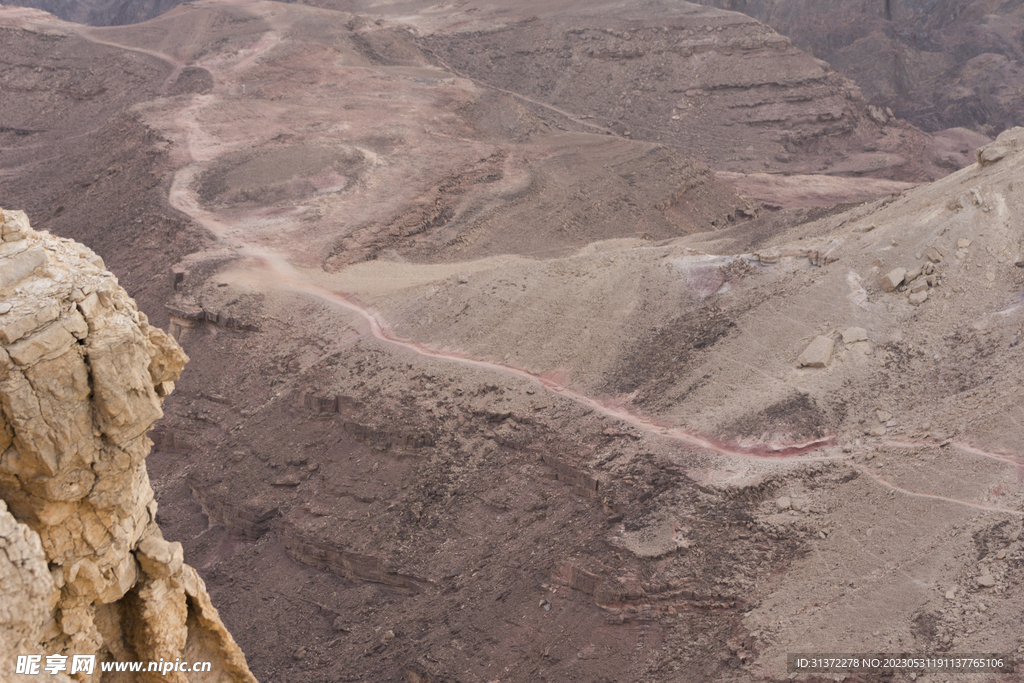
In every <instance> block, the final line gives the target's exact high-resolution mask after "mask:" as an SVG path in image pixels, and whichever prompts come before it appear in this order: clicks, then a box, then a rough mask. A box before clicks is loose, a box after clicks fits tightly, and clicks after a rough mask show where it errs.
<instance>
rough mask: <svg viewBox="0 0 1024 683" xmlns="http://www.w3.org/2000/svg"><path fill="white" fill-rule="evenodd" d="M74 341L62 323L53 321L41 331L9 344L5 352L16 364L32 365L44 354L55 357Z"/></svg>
mask: <svg viewBox="0 0 1024 683" xmlns="http://www.w3.org/2000/svg"><path fill="white" fill-rule="evenodd" d="M75 341H76V340H75V338H74V337H73V336H71V333H69V332H68V331H67V330H66V329H65V328H64V326H63V325H61V324H60V323H53V324H52V325H50V326H49V327H47V328H46V329H44V330H43V331H42V332H39V333H37V334H34V335H32V336H31V337H28V338H27V339H22V340H21V341H19V342H17V343H15V344H11V346H9V347H8V349H7V352H8V353H9V354H10V355H11V359H12V360H13V361H14V362H15V363H17V364H18V365H32V364H33V363H36V362H37V361H39V360H40V359H42V358H43V357H45V356H50V357H56V356H59V355H61V354H63V353H64V352H65V351H67V350H68V349H69V348H71V345H72V344H74V343H75Z"/></svg>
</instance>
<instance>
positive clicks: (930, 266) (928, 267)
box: [921, 261, 935, 275]
mask: <svg viewBox="0 0 1024 683" xmlns="http://www.w3.org/2000/svg"><path fill="white" fill-rule="evenodd" d="M921 272H922V273H924V274H925V275H931V274H932V273H934V272H935V264H934V263H932V262H931V261H929V262H928V263H926V264H924V265H923V266H922V267H921Z"/></svg>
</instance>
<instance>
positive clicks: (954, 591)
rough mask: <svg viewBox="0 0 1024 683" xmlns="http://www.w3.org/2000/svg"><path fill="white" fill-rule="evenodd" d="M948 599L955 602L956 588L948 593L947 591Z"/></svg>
mask: <svg viewBox="0 0 1024 683" xmlns="http://www.w3.org/2000/svg"><path fill="white" fill-rule="evenodd" d="M946 599H947V600H955V599H956V588H950V589H949V590H948V591H946Z"/></svg>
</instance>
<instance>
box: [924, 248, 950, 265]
mask: <svg viewBox="0 0 1024 683" xmlns="http://www.w3.org/2000/svg"><path fill="white" fill-rule="evenodd" d="M924 255H925V257H926V258H927V259H928V260H929V261H931V262H932V263H942V259H944V258H946V250H945V249H943V248H942V247H936V246H932V247H928V248H927V249H926V250H925V252H924Z"/></svg>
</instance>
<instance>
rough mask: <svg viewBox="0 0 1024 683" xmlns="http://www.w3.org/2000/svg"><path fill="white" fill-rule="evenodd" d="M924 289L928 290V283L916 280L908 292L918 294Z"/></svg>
mask: <svg viewBox="0 0 1024 683" xmlns="http://www.w3.org/2000/svg"><path fill="white" fill-rule="evenodd" d="M926 289H928V281H927V280H918V281H917V282H915V283H914V284H912V285H911V286H910V290H909V291H910V293H911V294H917V293H918V292H923V291H924V290H926Z"/></svg>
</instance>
